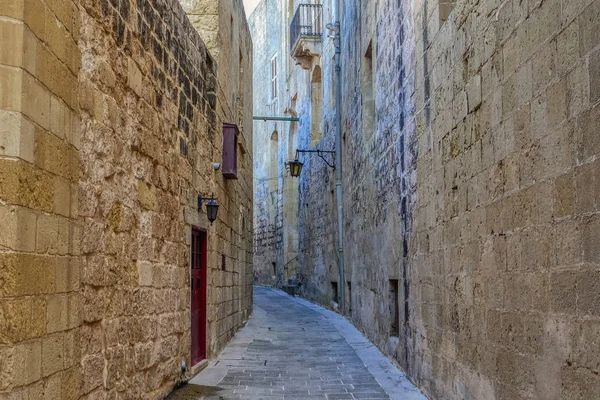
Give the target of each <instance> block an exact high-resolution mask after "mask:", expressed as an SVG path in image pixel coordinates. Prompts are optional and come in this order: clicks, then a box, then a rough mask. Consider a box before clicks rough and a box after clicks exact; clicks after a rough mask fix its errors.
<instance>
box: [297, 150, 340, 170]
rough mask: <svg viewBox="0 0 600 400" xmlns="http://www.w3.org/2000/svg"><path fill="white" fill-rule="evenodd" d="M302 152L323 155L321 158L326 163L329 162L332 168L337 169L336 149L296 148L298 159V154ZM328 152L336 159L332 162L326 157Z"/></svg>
mask: <svg viewBox="0 0 600 400" xmlns="http://www.w3.org/2000/svg"><path fill="white" fill-rule="evenodd" d="M300 153H315V154H316V155H317V156H319V157H321V159H322V160H323V161H324V162H325V164H327V165H328V166H329V167H330V168H333V169H335V151H328V150H300V149H297V150H296V160H297V159H298V155H299V154H300ZM326 154H331V155H333V156H334V157H333V158H334V160H333V161H332V162H329V161H327V159H326V158H325V155H326Z"/></svg>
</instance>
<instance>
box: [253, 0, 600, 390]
mask: <svg viewBox="0 0 600 400" xmlns="http://www.w3.org/2000/svg"><path fill="white" fill-rule="evenodd" d="M306 3H310V2H306ZM335 3H336V2H335V1H330V0H324V1H323V2H322V4H321V5H320V8H321V20H320V21H317V20H315V19H312V20H311V18H310V17H309V18H308V19H305V21H306V22H307V23H306V24H302V25H309V26H310V25H311V24H312V26H314V27H315V30H316V32H318V34H317V35H312V34H311V33H314V32H303V34H302V35H299V37H298V40H297V42H295V43H292V40H291V39H290V42H289V43H288V42H287V39H282V40H281V42H282V43H280V45H279V46H280V48H283V50H279V51H283V53H284V54H286V55H285V57H284V59H285V61H286V62H288V61H289V67H288V69H287V70H286V77H285V79H284V80H283V81H282V80H279V81H278V85H279V87H280V88H279V89H278V93H280V94H278V96H280V95H281V93H283V95H284V96H285V97H284V98H281V97H278V102H279V104H280V105H279V109H278V112H279V114H278V115H279V116H281V112H282V111H285V108H284V107H282V106H281V104H282V103H283V104H285V107H288V106H289V107H290V109H292V110H294V112H295V114H296V115H297V116H298V118H299V121H298V122H297V123H296V125H295V126H296V127H297V131H296V132H297V139H296V137H295V140H297V147H298V148H300V149H301V150H305V149H306V150H308V149H320V150H333V149H334V144H335V112H336V107H340V108H341V110H340V111H341V115H342V125H341V128H342V134H343V139H342V151H343V153H342V155H343V162H342V167H343V201H342V206H343V220H344V224H343V231H344V238H343V245H344V246H343V247H344V253H343V254H344V263H345V266H346V267H345V277H346V279H345V282H340V281H339V278H338V276H339V275H338V270H337V265H338V261H337V257H338V253H337V232H336V224H337V219H336V214H335V209H336V206H337V205H336V202H335V196H334V189H335V182H334V172H333V169H331V168H329V167H328V166H327V164H326V163H325V162H324V161H323V160H321V159H320V158H318V157H316V156H315V155H313V154H301V155H300V160H301V161H302V162H304V164H305V165H304V169H303V172H302V175H301V177H300V179H299V181H296V182H297V183H296V184H292V183H290V185H292V186H291V190H289V191H287V190H286V189H285V184H286V182H288V180H289V181H292V182H293V180H292V178H291V177H289V173H288V172H287V170H286V166H285V161H287V160H291V159H293V157H294V154H293V153H294V152H295V149H293V148H292V149H291V150H290V151H288V152H287V153H285V150H286V149H285V145H284V146H282V145H281V144H279V145H278V152H277V155H278V156H277V158H274V157H270V156H267V155H266V154H265V155H264V157H263V158H262V159H259V158H258V157H257V158H256V160H255V168H256V171H257V176H258V175H259V174H262V175H263V176H265V177H271V176H272V174H270V173H268V171H269V170H276V171H277V174H278V177H280V176H282V177H283V178H280V179H283V181H284V183H283V184H281V182H280V183H279V184H278V186H277V188H276V190H277V196H278V199H277V202H275V200H273V199H272V194H271V193H272V191H274V190H275V187H268V186H267V185H265V184H263V185H262V187H261V183H260V182H262V181H259V183H257V181H255V192H256V197H255V204H256V208H255V220H256V221H258V227H259V229H257V237H256V239H255V241H256V244H257V245H259V246H260V243H261V240H264V239H263V238H264V236H262V237H261V236H260V235H262V234H263V233H262V231H261V230H260V227H261V226H262V225H260V224H261V223H262V222H263V221H264V222H265V224H266V225H268V224H275V225H274V226H275V229H272V230H271V231H269V235H267V237H271V236H273V241H274V242H275V243H277V242H279V241H282V240H284V239H285V237H286V235H285V234H284V231H285V230H286V229H287V231H292V232H294V233H295V235H296V236H295V237H297V240H298V242H297V243H298V244H297V246H298V247H297V254H298V264H297V267H296V271H297V273H298V275H299V276H300V277H301V278H302V279H303V285H302V289H301V292H302V295H303V296H305V297H307V298H309V299H311V300H313V301H317V302H320V303H322V304H325V305H328V306H331V307H333V308H336V307H339V306H338V301H337V300H338V298H339V295H340V292H341V291H342V290H344V291H345V295H346V299H347V301H346V308H345V310H342V311H343V312H344V313H345V314H346V315H348V316H349V317H350V318H351V319H352V320H353V322H354V323H355V324H356V325H357V326H358V327H359V328H360V329H361V330H362V331H363V332H364V333H365V334H366V335H367V336H368V337H369V338H370V339H372V340H373V341H374V342H375V343H376V344H377V345H378V347H379V348H380V349H381V350H382V351H384V352H385V353H386V354H387V355H388V356H389V357H391V358H392V359H394V360H395V361H396V362H397V363H398V365H399V366H400V367H401V368H402V369H403V370H404V371H405V372H406V373H407V375H408V376H409V377H410V378H411V379H412V380H413V381H414V382H415V383H416V384H418V385H419V386H420V387H421V388H423V390H424V391H425V393H426V394H428V395H429V396H431V397H432V398H439V399H470V398H472V399H531V398H543V399H590V398H596V397H598V396H600V379H599V378H598V374H597V373H598V365H599V364H598V363H599V360H598V358H597V357H596V356H594V355H592V354H595V353H597V352H595V351H591V349H592V348H596V347H597V346H596V344H597V341H596V339H595V336H597V333H598V330H599V329H600V318H599V316H600V303H599V299H600V297H599V296H598V290H597V287H598V285H600V259H599V258H598V254H600V253H599V252H598V242H597V240H596V237H597V236H598V232H600V231H599V230H598V227H600V225H599V224H598V223H597V222H598V212H599V209H598V207H597V203H598V202H597V201H596V198H597V194H596V191H595V189H594V188H595V187H596V184H595V182H596V179H597V178H595V176H596V175H598V172H599V169H598V166H599V165H600V164H598V161H597V158H598V155H599V154H600V147H599V144H600V141H599V140H598V138H599V137H600V136H599V133H598V130H599V126H598V121H600V95H599V94H600V72H599V71H598V68H597V65H599V62H598V61H599V55H600V36H598V34H597V32H600V30H599V27H600V25H599V21H600V1H598V0H575V1H569V2H561V1H559V0H545V1H535V0H529V1H527V0H525V1H520V0H519V1H517V0H515V1H512V0H508V1H499V0H485V1H483V0H465V1H440V0H418V1H412V0H411V1H408V0H401V1H389V0H379V1H368V2H367V1H359V0H349V1H341V2H339V3H340V4H341V13H340V15H339V18H338V17H337V16H336V15H335V13H334V8H335ZM269 4H277V5H278V6H277V7H279V8H277V7H275V6H271V8H269V6H268V5H269ZM303 5H304V8H310V7H308V6H309V5H312V4H304V3H300V2H292V1H290V2H289V4H288V2H287V1H285V2H283V1H279V2H268V1H264V2H263V4H262V5H261V7H263V8H262V9H261V8H259V9H257V11H256V12H255V13H254V15H253V16H252V17H251V20H252V19H253V21H252V22H251V24H254V28H253V37H255V46H256V47H255V51H256V49H257V48H259V46H261V43H260V41H259V40H256V38H257V37H259V36H260V35H261V33H260V32H261V30H262V31H264V26H267V27H269V29H271V28H272V26H271V24H272V21H275V18H276V17H277V16H279V18H281V21H283V22H282V26H280V27H279V28H278V29H280V31H279V32H280V35H281V38H290V35H291V34H292V33H293V31H294V18H295V17H296V18H298V17H297V16H298V15H300V14H301V11H298V10H302V8H303ZM264 9H267V10H269V11H266V12H263V11H261V10H264ZM273 10H274V11H273ZM290 11H291V12H290ZM270 13H272V14H270ZM263 15H266V16H267V17H266V20H265V21H266V22H263V23H262V24H263V26H259V25H257V24H256V22H257V21H259V20H261V19H263V20H264V19H265V17H264V16H263ZM338 19H339V21H340V23H341V60H340V61H341V74H342V79H341V87H342V89H341V94H342V102H341V104H339V105H338V104H336V101H335V79H334V78H335V69H334V67H333V65H334V60H335V51H334V47H333V40H332V39H331V38H330V37H329V35H331V31H329V30H328V29H327V28H326V24H327V23H333V22H335V21H336V20H338ZM319 23H320V25H319ZM307 33H308V34H307ZM271 36H272V35H270V34H268V33H267V34H265V36H264V37H265V38H270V37H271ZM265 47H266V45H265ZM269 52H270V53H272V52H273V49H270V50H269ZM268 61H270V60H269V59H268V57H267V58H266V59H262V60H261V61H260V62H259V61H257V63H256V68H255V86H256V85H257V82H259V83H262V85H263V86H260V87H264V88H265V90H266V88H267V87H269V86H266V82H267V79H268V76H266V75H264V74H266V73H267V72H268V71H269V64H268ZM296 63H297V64H298V65H295V64H296ZM257 87H259V86H257ZM265 90H264V91H265ZM259 101H263V102H264V96H263V97H261V96H257V95H256V94H255V104H257V105H258V104H260V103H259ZM261 111H263V110H261ZM255 113H256V111H255ZM258 124H259V123H255V131H256V132H257V135H258V136H260V138H257V141H256V142H255V144H256V143H258V140H262V141H263V143H269V142H268V140H269V139H268V138H269V137H270V136H268V135H269V131H277V132H280V129H281V128H279V127H278V128H277V129H275V128H274V124H272V125H271V126H270V127H268V128H264V130H262V131H261V129H262V128H260V127H259V125H258ZM261 126H262V125H261ZM285 126H286V127H287V126H288V125H285ZM290 126H292V128H291V129H294V128H293V127H294V125H293V124H292V125H290ZM259 132H260V133H259ZM288 136H290V135H289V134H288ZM281 137H282V135H279V136H278V138H279V140H281ZM288 147H289V146H288ZM293 147H296V146H293ZM267 148H268V146H266V144H265V145H264V146H263V147H260V148H258V147H257V149H258V150H257V154H264V153H265V152H266V149H267ZM261 152H262V153H261ZM338 167H339V166H338ZM286 195H289V196H291V200H290V201H291V202H293V203H294V204H295V205H296V206H297V208H298V212H297V215H296V216H294V217H291V218H289V219H288V218H286V217H285V215H283V214H282V212H281V211H280V208H281V206H280V204H284V203H285V202H286ZM278 207H279V208H278ZM276 218H280V220H279V221H278V220H277V219H276ZM294 218H295V219H294ZM278 223H279V224H280V225H277V224H278ZM286 224H289V225H290V226H288V227H286ZM270 232H273V233H270ZM269 257H271V258H274V257H275V258H276V256H273V255H272V254H266V255H265V259H264V260H262V259H260V258H258V257H257V258H256V268H257V269H258V268H264V271H267V272H266V273H264V274H263V273H262V272H261V271H260V270H258V274H259V275H260V276H268V275H269V273H268V268H269V264H268V262H269V261H270V259H268V258H269ZM279 265H280V264H279V261H278V262H277V272H278V274H282V276H283V273H284V270H283V269H279ZM265 283H267V282H265Z"/></svg>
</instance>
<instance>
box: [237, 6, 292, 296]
mask: <svg viewBox="0 0 600 400" xmlns="http://www.w3.org/2000/svg"><path fill="white" fill-rule="evenodd" d="M288 12H289V10H288V8H287V7H286V6H285V5H284V4H283V3H282V2H281V1H277V0H264V1H262V2H261V3H260V4H259V5H258V6H257V8H256V9H255V10H254V12H253V13H252V15H251V16H250V18H249V21H248V22H249V24H250V30H251V33H252V40H253V44H254V62H255V65H257V68H254V77H253V79H254V87H255V88H262V90H255V91H254V114H255V115H257V116H268V117H284V118H286V117H287V118H289V117H297V116H298V112H297V104H295V102H294V101H293V100H292V98H293V95H291V94H290V89H289V84H288V82H287V78H288V76H289V74H288V71H290V70H291V66H292V65H293V60H291V59H290V58H289V42H288V39H287V38H288V33H287V30H288V29H289V26H288V24H287V15H288ZM273 65H275V66H276V67H275V68H276V70H275V73H276V82H277V83H276V85H275V88H273V87H272V83H273V82H272V79H273V71H272V66H273ZM273 89H274V90H275V93H273ZM302 124H303V122H289V121H260V120H258V121H254V132H255V136H254V138H255V141H254V154H255V159H254V174H255V175H254V177H255V183H254V196H255V202H254V205H255V220H254V247H255V248H254V272H255V279H256V282H258V283H260V284H266V285H273V286H278V285H281V284H283V283H285V282H287V279H290V278H292V276H293V275H294V274H295V267H296V265H297V258H298V257H297V256H298V239H297V224H296V223H295V221H296V218H297V214H298V191H297V184H294V178H291V177H290V176H289V173H287V172H286V167H285V162H286V161H289V160H290V159H292V158H293V157H294V153H295V150H296V148H297V142H298V131H299V129H300V126H301V125H302Z"/></svg>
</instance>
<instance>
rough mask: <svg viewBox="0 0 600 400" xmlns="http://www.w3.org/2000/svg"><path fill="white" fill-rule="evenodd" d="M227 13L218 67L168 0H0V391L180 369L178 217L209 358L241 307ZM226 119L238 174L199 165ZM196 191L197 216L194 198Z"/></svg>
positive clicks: (94, 387) (242, 118)
mask: <svg viewBox="0 0 600 400" xmlns="http://www.w3.org/2000/svg"><path fill="white" fill-rule="evenodd" d="M234 6H235V10H236V11H235V12H237V14H236V15H243V10H242V9H241V5H239V4H237V5H235V4H234ZM234 6H231V7H234ZM232 9H233V8H232ZM238 23H239V25H240V28H239V29H238V30H237V33H238V36H235V41H234V42H232V43H228V44H227V45H226V46H232V47H233V46H236V47H235V49H232V50H233V51H232V52H233V53H234V54H235V59H236V60H239V63H237V64H233V65H229V64H226V62H225V63H224V64H223V65H225V66H224V67H221V64H219V63H218V62H217V61H216V60H215V59H214V58H213V56H212V55H211V54H210V52H209V51H208V49H207V48H206V46H205V45H204V42H203V41H202V39H201V37H200V35H199V34H198V32H197V31H196V29H195V28H194V27H193V25H192V24H191V23H190V21H189V19H188V17H187V16H186V14H185V12H184V10H183V8H182V7H181V5H180V4H179V2H177V1H170V0H169V1H167V0H155V1H145V0H144V1H142V0H139V1H129V0H110V1H108V0H102V1H89V0H80V1H74V2H71V1H69V0H45V1H42V0H19V1H15V2H4V3H3V4H2V5H0V32H2V35H1V36H0V75H1V76H0V119H2V122H3V123H2V124H1V125H2V128H0V214H1V215H2V220H3V221H6V223H5V224H3V226H2V227H1V228H0V260H2V261H1V262H0V266H1V268H0V283H1V284H0V371H1V372H0V398H2V399H4V398H10V399H12V398H35V399H41V398H44V399H79V398H82V399H83V398H85V399H88V398H89V399H92V398H93V399H95V398H100V397H105V396H118V397H122V398H130V399H140V398H148V399H159V398H163V397H164V396H165V395H166V394H167V393H168V392H169V391H170V390H171V389H172V388H173V385H174V383H175V380H176V379H177V378H178V375H179V371H180V368H181V367H180V366H181V361H186V362H187V365H188V366H189V365H190V346H191V345H190V294H189V293H190V289H189V273H190V243H191V229H192V226H196V227H199V228H201V229H204V230H206V231H207V237H208V276H207V278H208V282H207V283H208V295H207V298H208V299H207V303H208V304H207V313H208V315H207V337H208V340H207V351H208V357H211V356H213V355H215V354H216V353H217V352H218V351H219V350H220V349H221V348H223V346H224V345H225V344H226V343H227V342H228V340H229V339H230V338H231V337H232V336H233V335H234V333H235V332H236V331H237V330H238V329H239V328H240V327H241V326H242V324H243V321H244V320H245V319H246V318H247V317H248V316H249V313H250V312H251V310H252V226H251V224H252V219H253V216H252V212H253V206H252V155H251V152H250V151H248V148H251V146H252V128H251V123H249V122H248V121H250V118H251V115H252V114H251V112H252V110H251V108H252V100H251V95H250V92H251V88H252V83H251V80H250V79H249V75H244V74H243V71H244V70H246V71H247V70H251V68H252V59H251V56H247V57H245V58H240V57H239V54H251V50H249V49H251V42H250V39H249V34H248V31H247V26H246V22H245V19H239V21H238ZM232 37H233V35H232ZM224 46H225V45H224ZM222 50H223V52H228V51H229V47H223V48H222ZM222 76H223V77H224V78H222ZM234 77H235V79H236V80H237V81H236V82H237V84H236V85H235V86H226V87H224V86H223V85H222V84H221V79H227V80H232V79H234ZM237 98H241V99H244V100H245V101H237ZM236 101H237V103H235V102H236ZM224 122H229V123H235V124H238V125H239V127H240V131H241V135H240V136H239V147H238V154H239V157H238V180H236V181H230V180H225V179H224V178H223V177H222V175H221V173H220V171H216V170H215V169H214V167H213V163H215V162H216V163H221V162H222V133H221V132H222V123H224ZM211 193H214V194H215V198H216V199H217V201H218V203H219V205H220V210H219V218H218V220H217V221H216V222H215V223H214V225H212V226H211V225H209V223H208V221H207V218H206V214H205V212H204V211H203V212H201V213H198V211H197V195H198V194H202V195H205V196H207V195H210V194H211Z"/></svg>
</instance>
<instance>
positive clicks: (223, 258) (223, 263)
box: [221, 254, 227, 271]
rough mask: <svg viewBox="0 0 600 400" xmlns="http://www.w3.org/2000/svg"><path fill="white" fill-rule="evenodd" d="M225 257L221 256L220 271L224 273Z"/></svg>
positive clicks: (225, 266)
mask: <svg viewBox="0 0 600 400" xmlns="http://www.w3.org/2000/svg"><path fill="white" fill-rule="evenodd" d="M226 263H227V257H225V254H221V271H225V270H226V268H227V264H226Z"/></svg>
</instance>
